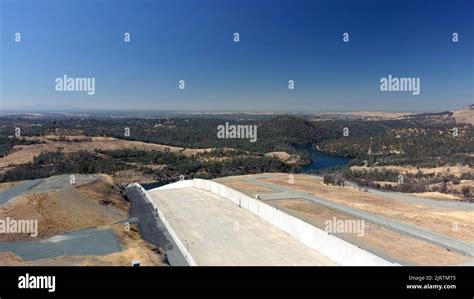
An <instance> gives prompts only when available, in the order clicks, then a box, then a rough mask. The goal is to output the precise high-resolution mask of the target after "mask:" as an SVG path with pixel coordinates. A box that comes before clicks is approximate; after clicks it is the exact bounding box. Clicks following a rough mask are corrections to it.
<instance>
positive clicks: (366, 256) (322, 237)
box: [158, 179, 398, 266]
mask: <svg viewBox="0 0 474 299" xmlns="http://www.w3.org/2000/svg"><path fill="white" fill-rule="evenodd" d="M185 187H195V188H199V189H203V190H207V191H209V192H212V193H214V194H217V195H219V196H221V197H223V198H226V199H228V200H230V201H231V202H232V203H234V204H235V205H238V206H239V207H242V208H244V209H246V210H249V211H250V212H252V213H254V214H255V215H257V216H259V217H260V218H262V219H263V220H265V221H267V222H269V223H271V224H272V225H274V226H275V227H278V228H279V229H281V230H283V231H284V232H286V233H288V234H289V235H290V236H292V237H293V238H295V239H296V240H298V241H299V242H301V243H302V244H304V245H306V246H308V247H310V248H312V249H314V250H316V251H318V252H319V253H321V254H323V255H325V256H326V257H328V258H330V259H332V260H333V261H335V262H336V263H338V264H340V265H343V266H396V265H398V264H396V263H391V262H389V261H386V260H384V259H382V258H380V257H378V256H376V255H374V254H372V253H370V252H368V251H365V250H363V249H361V248H359V247H357V246H355V245H353V244H351V243H349V242H347V241H345V240H342V239H340V238H338V237H336V236H334V235H329V234H328V233H327V232H325V231H324V230H321V229H319V228H317V227H314V226H312V225H310V224H309V223H306V222H304V221H303V220H301V219H299V218H296V217H294V216H291V215H289V214H287V213H285V212H282V211H280V210H278V209H276V208H274V207H272V206H270V205H268V204H266V203H264V202H263V201H260V200H257V199H254V198H252V197H250V196H248V195H246V194H243V193H241V192H239V191H237V190H234V189H232V188H229V187H227V186H224V185H222V184H219V183H216V182H213V181H208V180H202V179H194V180H187V181H179V182H176V183H172V184H169V185H165V186H162V187H159V188H158V189H173V188H185ZM163 222H164V221H163Z"/></svg>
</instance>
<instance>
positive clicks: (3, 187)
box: [0, 181, 24, 192]
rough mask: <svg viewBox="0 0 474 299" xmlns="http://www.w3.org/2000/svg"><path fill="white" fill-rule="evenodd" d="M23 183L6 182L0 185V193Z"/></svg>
mask: <svg viewBox="0 0 474 299" xmlns="http://www.w3.org/2000/svg"><path fill="white" fill-rule="evenodd" d="M23 182H24V181H16V182H6V183H0V192H3V191H5V190H7V189H10V188H13V187H15V186H16V185H18V184H21V183H23Z"/></svg>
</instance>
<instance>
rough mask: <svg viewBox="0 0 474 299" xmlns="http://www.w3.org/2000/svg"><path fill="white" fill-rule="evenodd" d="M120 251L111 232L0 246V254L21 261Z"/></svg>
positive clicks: (88, 232) (80, 233)
mask: <svg viewBox="0 0 474 299" xmlns="http://www.w3.org/2000/svg"><path fill="white" fill-rule="evenodd" d="M119 251H121V248H120V244H119V241H118V240H117V237H115V235H114V233H113V232H112V231H111V230H98V229H95V228H88V229H82V230H78V231H74V232H71V233H67V234H63V235H57V236H54V237H51V238H48V239H44V240H39V241H18V242H7V243H1V244H0V252H13V253H15V254H16V255H18V256H20V257H21V258H22V259H24V260H27V261H30V260H38V259H45V258H54V257H57V256H62V255H67V256H91V255H106V254H110V253H114V252H119Z"/></svg>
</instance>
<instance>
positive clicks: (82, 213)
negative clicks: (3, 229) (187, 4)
mask: <svg viewBox="0 0 474 299" xmlns="http://www.w3.org/2000/svg"><path fill="white" fill-rule="evenodd" d="M112 186H113V184H112V182H110V177H107V176H102V177H101V179H99V180H97V181H94V182H91V183H87V184H84V185H80V186H76V187H73V186H67V187H64V188H62V189H60V190H58V191H54V192H48V193H37V194H24V195H21V196H19V197H16V198H15V199H12V200H10V201H9V202H7V203H6V204H4V205H2V207H1V208H0V219H6V218H7V217H10V218H15V219H28V220H30V219H33V220H38V237H39V238H44V237H49V236H53V235H57V234H63V233H66V232H70V231H73V230H78V229H81V228H88V227H97V226H104V225H107V224H111V223H114V222H117V221H121V220H124V219H127V210H128V207H127V204H126V202H124V201H123V200H122V196H121V194H120V192H119V191H118V190H117V189H116V188H113V187H112ZM104 199H108V200H110V203H109V204H108V205H104V204H102V203H101V202H100V201H101V200H104ZM30 239H31V237H30V236H29V235H27V234H1V235H0V242H5V241H17V240H30Z"/></svg>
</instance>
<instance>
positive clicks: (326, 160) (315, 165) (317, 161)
mask: <svg viewBox="0 0 474 299" xmlns="http://www.w3.org/2000/svg"><path fill="white" fill-rule="evenodd" d="M293 147H294V148H295V149H296V150H297V151H301V152H306V153H308V154H309V155H310V156H311V160H313V162H312V163H311V164H308V165H305V166H304V167H303V171H304V172H310V171H312V170H321V169H326V168H331V167H336V166H344V165H347V164H348V163H349V161H350V160H351V159H349V158H346V157H341V156H335V155H330V154H325V153H322V152H319V151H317V150H315V149H314V147H313V145H312V144H311V143H306V144H294V145H293Z"/></svg>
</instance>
